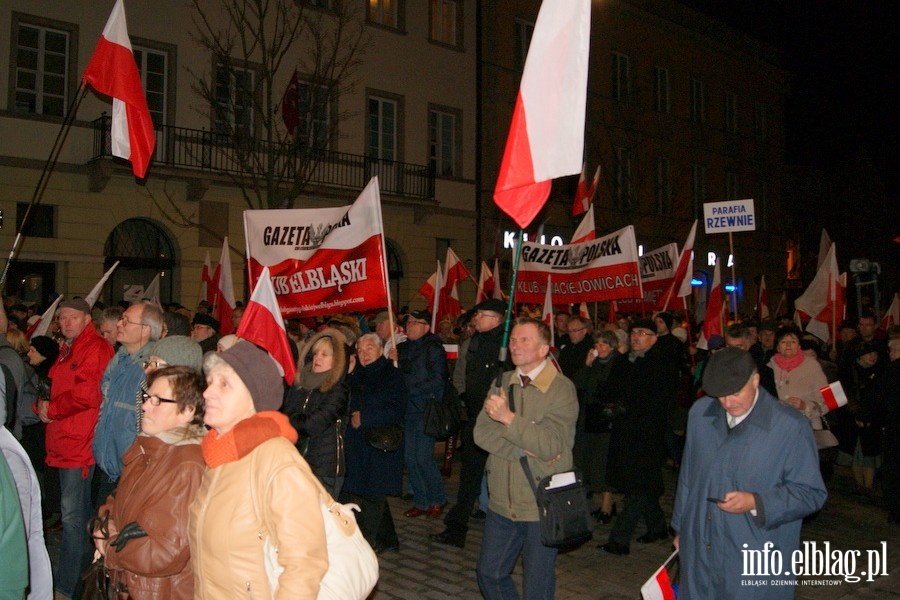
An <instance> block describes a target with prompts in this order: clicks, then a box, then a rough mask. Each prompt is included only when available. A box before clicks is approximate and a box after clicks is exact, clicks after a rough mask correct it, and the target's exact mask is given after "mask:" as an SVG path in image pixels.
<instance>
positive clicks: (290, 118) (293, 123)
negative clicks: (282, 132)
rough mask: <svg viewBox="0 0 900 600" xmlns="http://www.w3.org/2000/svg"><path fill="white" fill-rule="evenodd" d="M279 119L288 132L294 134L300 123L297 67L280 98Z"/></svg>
mask: <svg viewBox="0 0 900 600" xmlns="http://www.w3.org/2000/svg"><path fill="white" fill-rule="evenodd" d="M281 120H282V121H284V126H285V127H287V130H288V133H289V134H291V135H294V131H296V130H297V125H299V124H300V76H299V75H298V74H297V69H294V74H293V76H292V77H291V82H290V83H288V86H287V89H286V90H284V96H282V98H281Z"/></svg>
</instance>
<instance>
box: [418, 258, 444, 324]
mask: <svg viewBox="0 0 900 600" xmlns="http://www.w3.org/2000/svg"><path fill="white" fill-rule="evenodd" d="M440 270H441V263H440V262H438V268H437V271H435V272H434V273H432V274H431V277H429V278H428V279H426V280H425V283H423V284H422V285H421V287H419V293H420V294H422V295H423V296H425V299H426V300H428V310H430V311H432V313H433V312H434V291H435V290H436V289H437V287H436V286H437V284H438V283H437V280H438V273H439V272H440Z"/></svg>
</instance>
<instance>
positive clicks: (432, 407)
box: [425, 381, 462, 440]
mask: <svg viewBox="0 0 900 600" xmlns="http://www.w3.org/2000/svg"><path fill="white" fill-rule="evenodd" d="M460 409H461V407H460V404H459V394H457V393H456V388H455V387H453V384H452V383H450V382H449V381H448V382H446V383H445V385H444V395H443V397H442V398H432V399H431V401H430V402H429V403H428V406H426V407H425V435H428V436H431V437H433V438H435V439H438V440H443V439H446V438H448V437H450V436H451V435H455V434H456V433H457V432H458V431H459V427H460V424H461V422H462V421H461V419H460V416H459V415H460Z"/></svg>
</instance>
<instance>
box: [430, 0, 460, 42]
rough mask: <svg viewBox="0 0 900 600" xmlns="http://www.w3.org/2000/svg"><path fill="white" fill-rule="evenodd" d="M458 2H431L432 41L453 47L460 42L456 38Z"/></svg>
mask: <svg viewBox="0 0 900 600" xmlns="http://www.w3.org/2000/svg"><path fill="white" fill-rule="evenodd" d="M456 4H457V3H456V0H431V39H432V40H434V41H436V42H442V43H444V44H449V45H451V46H456V45H458V44H459V41H458V40H457V37H456V19H457V13H456V11H457V6H456Z"/></svg>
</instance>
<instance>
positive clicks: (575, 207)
mask: <svg viewBox="0 0 900 600" xmlns="http://www.w3.org/2000/svg"><path fill="white" fill-rule="evenodd" d="M586 167H587V163H584V164H582V165H581V177H579V178H578V187H576V188H575V202H574V203H573V204H572V216H573V217H577V216H579V215H583V214H584V213H586V212H587V211H588V208H590V207H591V206H593V205H592V204H591V201H592V200H593V199H594V193H595V192H596V191H597V182H598V181H599V180H600V165H597V170H596V171H595V172H594V180H593V181H592V182H591V186H590V187H588V186H587V184H586V183H585V181H584V169H585V168H586ZM572 243H574V242H572Z"/></svg>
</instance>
